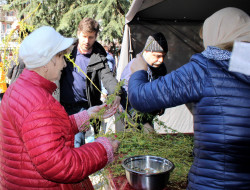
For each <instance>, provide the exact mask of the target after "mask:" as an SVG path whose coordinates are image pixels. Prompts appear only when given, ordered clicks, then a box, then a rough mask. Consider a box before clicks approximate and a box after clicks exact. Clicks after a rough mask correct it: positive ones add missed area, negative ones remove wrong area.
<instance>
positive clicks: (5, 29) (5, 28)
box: [0, 0, 17, 53]
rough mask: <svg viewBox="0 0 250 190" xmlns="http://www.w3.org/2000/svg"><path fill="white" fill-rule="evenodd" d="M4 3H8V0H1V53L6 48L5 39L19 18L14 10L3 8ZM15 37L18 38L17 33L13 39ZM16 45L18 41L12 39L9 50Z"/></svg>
mask: <svg viewBox="0 0 250 190" xmlns="http://www.w3.org/2000/svg"><path fill="white" fill-rule="evenodd" d="M4 4H6V1H2V0H0V53H2V52H3V51H4V48H5V45H4V39H6V37H8V35H9V34H10V33H11V26H12V24H13V23H14V22H15V21H16V20H17V18H16V13H15V11H14V10H11V11H5V10H3V6H4ZM13 38H17V33H15V34H14V35H13V36H12V39H13ZM16 45H17V43H16V42H13V41H12V40H11V41H10V42H9V43H8V46H7V50H8V51H9V52H11V50H12V49H13V48H15V47H16Z"/></svg>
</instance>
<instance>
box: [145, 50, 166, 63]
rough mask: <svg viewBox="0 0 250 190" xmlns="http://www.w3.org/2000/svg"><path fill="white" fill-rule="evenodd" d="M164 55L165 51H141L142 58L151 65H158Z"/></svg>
mask: <svg viewBox="0 0 250 190" xmlns="http://www.w3.org/2000/svg"><path fill="white" fill-rule="evenodd" d="M165 56H166V53H165V52H151V51H144V53H143V57H144V59H145V60H146V62H147V63H148V64H149V65H151V66H152V67H159V66H160V65H161V64H162V63H163V60H164V57H165Z"/></svg>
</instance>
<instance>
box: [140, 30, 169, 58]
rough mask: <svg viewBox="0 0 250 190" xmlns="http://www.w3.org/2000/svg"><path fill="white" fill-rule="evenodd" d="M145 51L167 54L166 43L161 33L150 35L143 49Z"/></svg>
mask: <svg viewBox="0 0 250 190" xmlns="http://www.w3.org/2000/svg"><path fill="white" fill-rule="evenodd" d="M144 50H145V51H152V52H165V53H167V52H168V43H167V40H166V38H165V37H164V35H163V34H162V33H161V32H158V33H155V34H153V35H150V36H149V37H148V39H147V42H146V44H145V47H144Z"/></svg>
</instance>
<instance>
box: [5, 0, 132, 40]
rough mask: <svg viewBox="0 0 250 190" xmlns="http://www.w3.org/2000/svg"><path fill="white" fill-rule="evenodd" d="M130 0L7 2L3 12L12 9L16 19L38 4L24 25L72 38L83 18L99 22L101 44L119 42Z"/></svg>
mask: <svg viewBox="0 0 250 190" xmlns="http://www.w3.org/2000/svg"><path fill="white" fill-rule="evenodd" d="M131 2H132V0H74V1H73V0H32V1H28V0H8V4H7V5H6V6H5V8H6V9H7V10H10V9H12V10H13V9H15V10H17V11H18V17H20V16H21V15H28V14H29V13H30V12H32V11H33V10H34V9H35V8H36V7H37V6H38V5H39V4H40V3H41V6H40V7H39V9H38V10H37V12H36V14H34V15H33V16H32V17H30V18H29V20H28V22H29V23H30V24H32V25H35V26H36V27H40V26H42V25H49V26H52V27H54V28H55V29H56V30H57V31H59V32H60V33H61V34H63V35H65V36H68V37H71V36H76V31H77V27H78V23H79V22H80V21H81V20H82V19H83V18H84V17H91V18H94V19H96V20H97V21H98V22H100V25H101V32H100V34H99V38H100V39H101V40H102V41H106V42H113V40H114V39H118V41H119V42H121V40H122V33H123V26H124V20H125V14H126V13H127V11H128V9H129V7H130V3H131Z"/></svg>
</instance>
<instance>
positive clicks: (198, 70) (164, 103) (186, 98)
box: [128, 59, 207, 112]
mask: <svg viewBox="0 0 250 190" xmlns="http://www.w3.org/2000/svg"><path fill="white" fill-rule="evenodd" d="M206 78H207V76H206V66H205V65H204V64H201V63H200V62H199V61H197V60H195V59H193V60H191V61H190V62H189V63H187V64H185V65H184V66H182V67H180V68H179V69H177V70H175V71H172V72H171V73H170V74H167V75H165V76H163V77H159V78H158V79H156V80H154V81H152V82H149V81H148V79H147V72H146V71H142V70H141V71H137V72H135V73H133V74H132V75H131V77H130V80H129V86H128V96H129V101H130V103H131V105H132V107H133V108H135V109H136V110H138V111H141V112H152V111H156V110H159V109H164V108H169V107H174V106H178V105H181V104H185V103H189V102H196V101H198V100H199V99H200V98H201V96H202V93H203V89H204V83H205V81H206Z"/></svg>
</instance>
